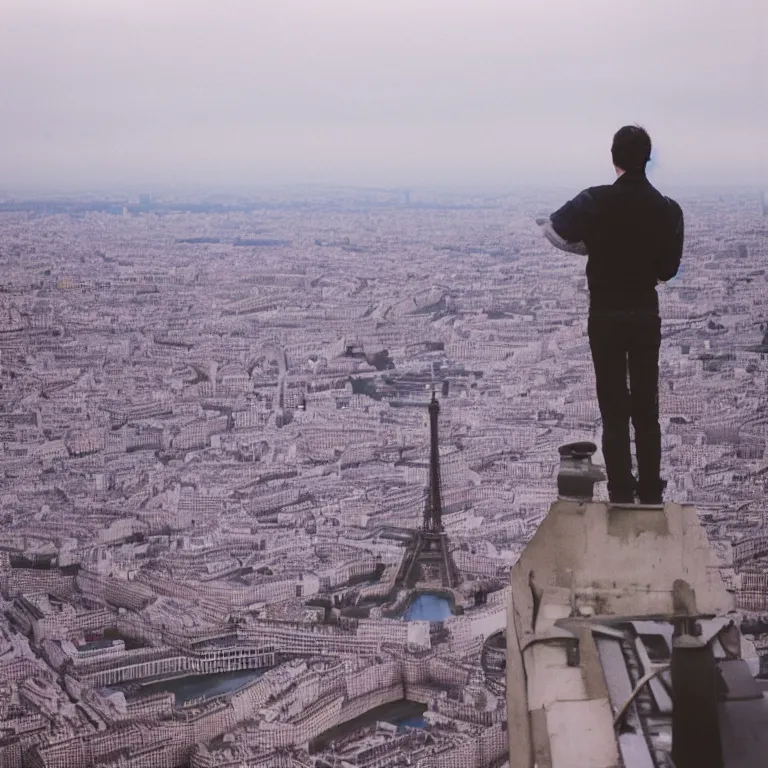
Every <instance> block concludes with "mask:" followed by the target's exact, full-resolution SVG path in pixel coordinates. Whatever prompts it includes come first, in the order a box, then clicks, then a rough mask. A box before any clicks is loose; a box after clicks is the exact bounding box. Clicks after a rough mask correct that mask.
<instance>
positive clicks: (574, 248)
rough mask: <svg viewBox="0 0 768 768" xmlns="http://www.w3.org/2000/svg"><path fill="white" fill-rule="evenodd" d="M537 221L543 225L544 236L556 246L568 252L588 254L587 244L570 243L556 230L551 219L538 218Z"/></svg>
mask: <svg viewBox="0 0 768 768" xmlns="http://www.w3.org/2000/svg"><path fill="white" fill-rule="evenodd" d="M536 223H537V224H538V225H539V226H540V227H541V232H542V234H543V235H544V237H546V238H547V240H549V242H550V243H552V245H554V246H555V248H559V249H560V250H561V251H565V252H566V253H576V254H578V255H579V256H586V255H587V246H586V245H584V243H569V242H568V241H567V240H563V238H562V237H560V235H558V234H557V232H555V230H554V227H553V226H552V220H551V219H536Z"/></svg>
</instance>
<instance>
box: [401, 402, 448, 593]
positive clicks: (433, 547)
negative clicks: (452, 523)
mask: <svg viewBox="0 0 768 768" xmlns="http://www.w3.org/2000/svg"><path fill="white" fill-rule="evenodd" d="M439 413H440V404H439V403H438V402H437V398H436V397H435V393H434V391H433V392H432V400H431V402H430V403H429V438H430V449H429V493H428V494H427V501H426V504H425V505H424V518H423V521H422V524H421V528H419V529H418V530H416V531H414V532H413V536H412V539H411V542H410V544H409V545H408V551H407V552H406V555H405V558H404V559H403V564H402V566H401V567H400V571H399V573H398V575H397V582H396V583H397V584H398V586H399V585H402V584H405V586H407V587H412V586H413V585H414V584H415V583H416V581H418V580H419V575H422V578H423V576H425V575H428V574H430V573H439V577H440V581H441V583H442V585H443V586H444V587H455V586H456V585H457V584H458V583H459V572H458V569H457V568H456V565H455V563H454V562H453V558H452V557H451V553H450V552H449V550H448V536H447V534H446V533H445V531H444V530H443V519H442V518H443V502H442V499H441V497H440V450H439V442H438V434H437V417H438V414H439Z"/></svg>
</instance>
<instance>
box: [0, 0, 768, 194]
mask: <svg viewBox="0 0 768 768" xmlns="http://www.w3.org/2000/svg"><path fill="white" fill-rule="evenodd" d="M765 5H766V4H765V3H763V0H734V2H732V3H730V4H729V5H728V6H727V7H726V6H725V5H723V4H720V3H717V2H715V1H714V0H676V2H675V3H674V4H670V5H667V4H666V3H665V2H664V1H663V0H648V1H647V2H641V1H640V0H633V2H631V3H623V4H616V3H609V2H607V0H587V1H586V2H585V3H583V4H581V5H579V6H576V5H575V4H573V3H571V2H569V1H568V0H549V2H545V3H536V4H534V3H532V2H530V3H524V4H523V3H514V4H513V3H510V2H508V0H476V1H475V2H473V3H467V2H459V0H444V1H443V2H438V1H437V0H389V1H388V2H383V1H382V2H376V1H375V0H371V1H370V2H367V3H364V4H361V3H356V2H352V0H326V2H324V3H322V4H319V3H316V2H312V0H272V1H268V0H261V1H259V2H248V1H247V0H220V1H219V2H213V1H212V0H210V1H208V2H204V1H203V0H190V1H189V2H182V0H155V2H149V0H136V1H135V2H131V3H128V2H127V1H123V0H114V2H111V3H109V4H103V3H100V2H97V1H96V0H11V2H9V3H7V4H6V6H5V7H4V8H3V9H2V10H0V42H2V45H1V46H0V64H2V74H0V94H2V98H3V107H4V120H3V121H2V123H0V141H1V142H2V147H3V152H2V154H0V158H2V159H0V187H2V188H6V189H31V188H57V189H86V188H92V187H101V188H121V187H137V186H140V187H147V188H148V189H151V188H152V187H153V186H164V187H170V186H178V187H183V188H192V187H194V188H201V187H209V186H212V187H217V188H248V189H251V188H264V187H276V186H278V187H286V186H294V185H299V184H312V185H321V186H346V187H355V188H366V187H415V188H416V187H421V188H424V187H442V188H455V187H475V188H487V187H503V188H511V187H527V186H530V187H552V186H558V187H572V186H589V185H593V184H600V183H609V182H610V181H612V180H613V178H615V176H614V174H613V169H612V167H611V163H610V152H609V150H610V141H611V137H612V134H613V132H614V131H615V130H616V129H617V128H618V127H620V126H621V125H624V124H627V123H636V122H639V123H641V124H643V125H644V126H645V127H646V128H647V129H648V130H649V132H650V134H651V137H652V139H653V141H654V153H653V162H652V164H651V166H650V168H649V175H650V177H651V179H652V181H654V183H658V184H659V185H660V186H664V185H671V186H675V187H696V186H707V187H712V186H739V187H760V186H766V185H768V148H766V144H765V136H766V135H768V52H766V46H765V43H764V41H765V36H766V32H768V9H767V8H766V7H765Z"/></svg>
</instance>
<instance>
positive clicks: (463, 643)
mask: <svg viewBox="0 0 768 768" xmlns="http://www.w3.org/2000/svg"><path fill="white" fill-rule="evenodd" d="M575 191H577V190H541V191H525V190H518V191H493V190H489V191H479V190H471V191H463V192H462V191H456V192H452V193H448V192H445V191H430V190H415V189H414V190H399V189H393V190H385V189H381V190H362V189H348V188H338V189H321V188H313V187H307V188H297V189H287V190H285V191H283V192H279V193H278V192H275V191H271V192H263V193H251V194H248V195H246V194H242V195H241V196H239V197H233V196H226V195H220V196H218V197H215V198H214V197H212V196H192V195H188V194H181V193H172V192H163V193H157V194H149V193H142V194H141V195H136V196H132V197H130V198H125V197H122V198H121V197H118V196H107V195H93V196H92V197H88V198H84V197H81V198H77V199H75V198H72V199H69V198H55V199H54V198H51V199H46V200H42V201H41V200H25V199H21V198H13V197H6V198H4V199H3V200H0V261H2V264H3V270H2V282H1V285H0V291H1V292H0V353H1V355H2V356H1V357H0V441H1V443H2V453H1V454H0V766H2V768H6V766H7V768H22V767H23V768H26V767H27V766H33V767H34V768H65V767H68V766H86V765H94V766H100V767H101V768H140V767H146V768H149V767H150V766H153V767H154V766H168V767H169V768H171V767H175V766H192V768H213V767H214V766H216V767H217V768H218V767H222V768H224V767H226V768H243V767H247V768H257V767H261V768H266V767H267V766H295V767H297V768H298V767H302V768H315V767H317V768H332V767H333V766H337V765H338V766H342V765H343V766H366V767H369V768H374V767H375V766H382V767H384V766H396V765H412V766H419V767H420V768H438V766H440V767H443V766H446V767H447V768H451V767H452V766H455V767H456V768H463V767H465V766H477V768H480V767H481V766H482V767H485V766H493V767H494V768H501V767H502V766H504V765H506V764H507V759H508V753H509V752H510V751H514V749H515V745H514V744H508V743H507V720H506V715H507V704H506V681H505V675H504V670H505V666H506V664H505V645H506V626H507V604H508V601H509V591H510V586H509V579H510V570H511V568H512V566H513V565H514V564H515V563H516V562H517V561H518V558H519V557H520V554H521V552H522V551H523V549H524V548H525V546H526V544H527V543H528V542H529V541H530V539H531V537H532V536H533V534H534V533H535V531H536V530H537V528H538V526H539V524H540V523H541V521H542V519H543V517H544V515H545V513H546V511H547V509H548V507H549V505H550V504H551V502H552V501H553V499H554V497H555V495H556V487H557V483H556V476H557V471H558V461H559V457H558V447H559V446H561V445H563V444H564V443H568V442H569V441H579V440H593V441H594V442H595V443H596V444H598V445H599V444H600V414H599V411H598V407H597V401H596V398H595V386H594V374H593V370H592V361H591V357H590V349H589V342H588V339H587V336H586V313H587V306H588V294H587V286H586V279H585V276H584V265H585V261H584V259H583V257H579V256H576V255H570V254H565V253H561V252H558V251H555V250H554V249H552V248H551V247H550V246H549V244H548V243H547V242H546V241H545V240H544V239H543V238H542V237H541V234H540V232H539V229H538V227H537V226H536V224H535V219H536V217H537V216H541V215H547V214H549V213H550V212H551V211H553V210H555V209H556V208H557V207H558V206H559V205H561V204H562V202H564V200H565V199H567V197H568V196H569V195H572V194H573V193H574V192H575ZM675 196H676V199H677V200H678V201H679V202H680V204H681V205H682V207H683V210H684V212H685V217H686V244H685V253H684V256H683V261H682V266H681V269H680V272H679V274H678V276H677V277H676V278H674V279H673V280H672V281H670V282H669V283H668V284H666V285H662V286H660V287H659V289H658V293H659V302H660V307H661V310H660V311H661V316H662V323H663V326H662V329H663V340H662V348H661V359H660V377H659V378H660V380H659V401H660V412H661V422H662V441H663V462H662V474H663V476H664V477H665V478H666V479H667V480H668V487H667V499H668V500H669V501H675V502H681V503H692V504H695V505H696V508H697V509H698V511H699V515H700V519H701V522H702V523H703V525H704V527H705V529H706V532H707V534H708V537H709V542H710V546H711V547H712V549H713V550H714V551H715V552H716V553H717V556H718V558H719V560H720V564H721V574H722V577H723V580H724V582H725V584H726V587H727V588H728V590H729V591H730V592H731V593H732V595H733V596H734V600H735V604H736V606H737V608H738V609H739V612H740V614H741V618H742V619H743V620H744V624H743V625H742V626H743V627H744V628H745V632H748V633H749V636H750V637H751V638H752V639H753V640H754V641H755V644H756V647H757V649H758V651H761V650H763V649H764V648H768V642H766V640H765V639H764V636H763V635H762V634H761V632H762V631H763V630H768V623H767V622H765V621H764V620H763V617H764V616H765V615H766V614H768V578H767V577H766V576H765V575H764V568H763V567H762V566H764V564H765V560H766V559H768V534H766V533H765V530H764V529H765V512H766V507H765V503H764V501H763V499H764V496H765V491H766V483H768V480H767V479H766V478H768V474H766V470H768V464H767V463H766V453H765V449H766V435H767V434H768V410H766V406H767V405H768V399H767V398H766V384H765V382H766V370H767V369H768V361H766V355H768V292H767V291H766V287H768V272H766V267H765V264H766V258H767V257H768V253H767V252H766V243H768V218H767V217H766V201H765V198H764V197H761V195H760V194H759V193H758V192H756V191H754V190H751V191H750V190H746V191H743V192H742V191H734V190H725V191H723V190H706V189H702V190H696V191H688V192H680V193H677V194H676V195H675ZM430 403H435V404H439V407H435V406H432V408H430ZM438 412H439V416H438ZM436 433H437V437H436V436H435V434H436ZM438 453H439V472H438V471H437V470H436V466H437V463H438V462H437V458H438ZM595 461H596V463H598V464H600V463H602V458H601V456H600V454H599V452H598V455H597V456H596V457H595ZM436 494H437V495H436ZM596 498H597V499H606V498H607V492H606V489H605V486H604V484H601V485H598V486H597V487H596ZM436 505H437V506H439V508H440V513H441V525H442V527H443V529H444V532H445V534H446V535H445V536H444V537H443V538H442V539H440V542H442V543H440V544H439V546H444V547H445V551H441V553H440V556H439V558H437V559H436V558H432V559H431V560H430V558H429V557H428V555H429V552H427V555H425V556H422V555H423V553H422V550H421V549H420V547H422V545H423V541H422V539H421V538H419V536H417V534H416V532H417V531H420V530H422V531H423V530H424V529H425V520H427V518H428V515H427V513H426V512H425V510H427V511H429V510H432V513H434V510H435V506H436ZM419 535H421V534H419ZM417 541H418V542H419V543H417ZM436 541H437V540H436ZM427 549H428V547H427ZM420 553H421V554H420ZM438 560H439V562H438ZM750 628H751V631H750Z"/></svg>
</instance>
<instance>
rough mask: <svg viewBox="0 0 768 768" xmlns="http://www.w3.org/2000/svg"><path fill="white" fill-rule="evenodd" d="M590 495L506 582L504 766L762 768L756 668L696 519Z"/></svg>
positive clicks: (765, 711) (691, 511)
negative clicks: (506, 755) (509, 589)
mask: <svg viewBox="0 0 768 768" xmlns="http://www.w3.org/2000/svg"><path fill="white" fill-rule="evenodd" d="M561 455H563V456H564V457H567V456H569V455H570V452H568V451H565V453H563V451H561ZM564 463H566V467H564V471H567V472H569V473H572V472H573V471H574V465H573V463H572V462H564ZM584 471H585V472H591V471H593V469H591V468H590V467H589V466H588V465H586V464H585V466H584ZM585 486H588V487H589V488H588V492H587V493H585V494H584V495H583V497H582V498H579V497H578V496H571V497H569V498H564V497H563V496H561V497H560V498H559V499H558V501H556V502H555V503H554V504H553V505H552V506H551V508H550V510H549V512H548V514H547V516H546V517H545V519H544V521H543V522H542V524H541V526H540V527H539V529H538V531H537V532H536V534H535V535H534V537H533V539H532V540H531V541H530V543H529V544H528V546H527V547H526V548H525V550H524V552H523V553H522V555H521V557H520V559H519V561H518V562H517V564H516V565H515V567H514V568H513V571H512V597H511V602H510V605H509V610H508V630H507V637H508V641H507V648H508V651H507V653H508V658H507V697H508V700H507V707H508V718H509V743H510V745H513V744H514V745H517V748H516V749H514V748H513V749H511V750H510V766H512V768H533V767H534V766H536V768H618V766H623V768H672V766H674V768H693V766H696V767H697V768H704V767H707V768H708V767H710V766H711V768H752V766H758V765H764V764H765V755H766V754H768V740H767V739H766V736H765V734H766V733H767V732H768V731H766V728H765V727H766V725H768V703H767V702H766V701H765V699H764V697H763V694H762V692H761V691H760V689H759V688H758V684H757V682H756V681H755V679H754V677H753V676H754V675H755V674H757V672H758V668H757V667H758V665H757V658H756V656H755V653H754V648H753V647H751V644H750V643H748V642H747V641H746V640H745V639H744V638H743V637H742V636H741V634H740V631H739V628H738V624H737V623H735V622H734V620H733V619H734V617H733V616H729V613H732V608H733V606H732V600H731V596H730V595H729V593H728V592H727V591H726V589H725V587H724V584H723V582H722V580H721V577H720V574H719V571H718V568H717V563H716V562H715V559H714V557H713V556H712V555H711V553H710V548H709V543H708V541H707V536H706V533H705V531H704V529H703V528H702V526H701V524H700V523H699V519H698V514H697V512H696V509H695V508H694V507H693V506H691V505H680V504H671V503H668V504H665V505H658V506H655V507H644V506H629V505H627V506H623V507H619V506H613V505H609V504H605V503H594V502H593V501H592V500H591V483H590V482H585ZM570 487H571V488H573V487H574V484H573V483H571V485H570Z"/></svg>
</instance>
